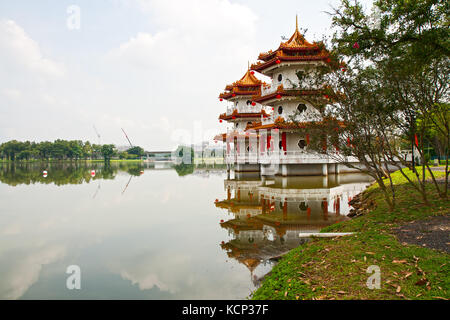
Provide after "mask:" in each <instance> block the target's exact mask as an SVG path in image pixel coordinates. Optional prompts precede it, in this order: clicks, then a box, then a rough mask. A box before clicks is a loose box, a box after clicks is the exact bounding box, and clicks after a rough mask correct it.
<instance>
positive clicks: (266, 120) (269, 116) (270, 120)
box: [261, 113, 275, 125]
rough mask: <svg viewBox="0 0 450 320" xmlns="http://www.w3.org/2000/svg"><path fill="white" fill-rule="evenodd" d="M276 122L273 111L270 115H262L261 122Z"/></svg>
mask: <svg viewBox="0 0 450 320" xmlns="http://www.w3.org/2000/svg"><path fill="white" fill-rule="evenodd" d="M274 122H275V114H274V113H271V114H269V115H268V116H266V117H264V116H261V124H263V125H264V124H271V123H274Z"/></svg>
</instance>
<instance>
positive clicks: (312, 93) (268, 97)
mask: <svg viewBox="0 0 450 320" xmlns="http://www.w3.org/2000/svg"><path fill="white" fill-rule="evenodd" d="M323 94H324V91H323V90H295V89H288V88H287V89H285V88H284V87H283V85H282V84H281V85H279V86H278V88H277V89H276V91H273V92H268V93H267V94H264V89H263V94H260V95H255V96H253V97H252V99H253V101H255V102H257V103H264V104H267V105H269V104H271V103H272V102H277V101H280V100H284V99H292V98H293V97H321V96H322V95H323ZM324 101H325V100H324Z"/></svg>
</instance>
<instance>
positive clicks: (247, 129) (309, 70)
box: [220, 21, 356, 176]
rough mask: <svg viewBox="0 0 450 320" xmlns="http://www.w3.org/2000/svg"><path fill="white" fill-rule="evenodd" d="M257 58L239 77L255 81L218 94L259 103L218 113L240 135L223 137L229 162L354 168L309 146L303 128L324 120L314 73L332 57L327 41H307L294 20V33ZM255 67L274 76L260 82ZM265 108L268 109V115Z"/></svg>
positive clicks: (240, 167) (271, 171) (298, 170)
mask: <svg viewBox="0 0 450 320" xmlns="http://www.w3.org/2000/svg"><path fill="white" fill-rule="evenodd" d="M258 60H260V61H259V62H257V63H255V64H253V65H251V67H250V68H249V70H248V71H247V74H246V75H245V76H244V77H243V78H242V79H241V80H240V81H243V80H244V79H245V83H251V86H249V85H247V87H245V89H244V87H242V88H241V87H239V81H238V82H236V83H234V84H233V85H232V86H227V88H226V89H227V91H228V92H226V93H223V94H221V95H220V98H221V99H225V98H226V99H227V100H229V101H232V102H233V103H235V105H234V108H235V109H236V108H238V107H239V106H241V108H246V107H249V108H250V107H254V108H255V111H254V112H250V113H249V112H248V111H246V112H243V111H240V110H239V109H237V110H235V109H232V108H231V109H228V110H227V113H226V114H223V115H221V116H220V119H223V120H228V121H233V122H234V124H235V127H234V130H238V132H239V134H238V135H237V136H232V135H231V136H230V133H231V134H233V132H228V133H227V135H224V136H222V140H223V141H226V142H227V152H226V158H227V164H229V165H233V166H234V169H235V170H236V171H253V170H255V169H256V168H257V167H259V170H260V172H261V174H262V175H283V176H290V175H325V176H326V175H328V173H339V172H354V171H356V170H355V169H351V168H348V167H346V166H343V165H339V164H338V163H337V162H336V161H335V160H334V159H333V158H331V157H330V156H329V155H327V154H324V153H318V152H313V151H312V150H308V145H309V140H310V138H311V137H310V136H309V134H307V133H306V134H305V133H304V131H301V130H299V127H301V126H302V124H307V123H308V122H311V121H321V120H322V117H321V113H320V112H319V110H318V109H317V108H318V107H317V101H320V99H325V98H324V97H323V95H324V94H323V91H322V89H323V88H316V87H314V86H313V85H311V83H313V82H314V81H311V79H312V78H311V77H314V76H315V74H316V71H317V69H318V68H319V67H320V66H322V65H326V64H327V63H330V62H331V59H330V53H329V52H328V51H327V50H326V49H325V47H324V45H323V44H322V43H317V42H313V43H310V42H308V41H307V40H306V39H305V38H304V37H303V35H302V34H301V33H300V31H299V29H298V22H297V21H296V28H295V32H294V34H293V35H292V36H291V37H290V38H289V40H287V41H286V42H281V44H280V45H279V47H278V48H277V49H276V50H274V51H272V50H270V51H268V52H265V53H261V54H260V55H259V57H258ZM252 72H259V73H261V74H263V75H266V76H268V77H270V78H271V79H272V82H271V84H270V85H268V84H265V83H262V82H261V81H259V80H258V79H257V78H256V77H255V76H254V74H252ZM250 79H253V80H252V81H250ZM243 83H244V82H242V84H243ZM323 101H325V102H326V100H323ZM321 104H323V103H321ZM264 110H270V114H267V113H266V112H265V111H264ZM233 114H234V115H233ZM250 114H251V115H252V116H251V117H249V116H248V115H250ZM239 115H240V116H239ZM230 117H231V118H230ZM257 118H258V119H257ZM242 136H243V137H242ZM231 137H232V138H231ZM243 141H245V143H243ZM252 142H253V143H252ZM230 144H233V147H230ZM242 145H244V146H245V147H244V148H242ZM249 146H250V147H249ZM252 148H253V149H252ZM243 152H244V153H245V154H246V156H243V154H242V153H243ZM242 160H244V161H242ZM355 162H356V161H355Z"/></svg>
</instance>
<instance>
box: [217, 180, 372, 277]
mask: <svg viewBox="0 0 450 320" xmlns="http://www.w3.org/2000/svg"><path fill="white" fill-rule="evenodd" d="M369 184H370V179H369V178H368V177H367V176H364V175H360V174H345V175H330V176H328V177H317V176H311V177H277V176H276V177H274V178H272V179H267V178H265V177H260V176H259V173H241V174H236V176H234V177H233V178H230V177H228V178H227V179H225V181H224V188H225V191H226V195H227V197H226V199H224V200H222V201H218V200H217V201H216V203H215V204H216V207H218V208H222V209H225V210H227V212H228V214H229V216H230V219H228V220H227V221H223V220H222V221H221V222H220V225H221V227H222V228H224V229H226V230H228V235H229V236H230V240H228V241H222V243H221V248H222V249H223V250H224V251H226V253H227V256H228V257H229V258H232V259H235V260H237V261H238V262H239V263H242V264H244V265H245V266H246V267H247V268H248V269H249V270H250V273H251V275H252V278H253V273H254V270H255V269H256V268H257V267H258V266H259V265H261V264H267V263H271V261H273V259H274V258H277V257H279V256H280V255H282V254H284V253H286V252H287V251H289V250H291V249H293V248H295V247H297V246H299V245H300V244H302V243H304V242H305V241H307V240H305V239H304V238H300V237H299V233H303V232H318V231H319V230H320V229H322V228H324V227H326V226H328V225H331V224H334V223H337V222H340V221H343V220H346V219H348V218H347V217H346V215H347V214H348V213H349V211H350V209H351V208H350V206H349V204H348V201H349V200H351V199H352V198H353V197H354V196H355V195H357V194H358V193H360V192H361V191H363V190H364V189H365V188H366V187H367V186H368V185H369ZM254 280H255V281H257V279H256V278H255V279H254Z"/></svg>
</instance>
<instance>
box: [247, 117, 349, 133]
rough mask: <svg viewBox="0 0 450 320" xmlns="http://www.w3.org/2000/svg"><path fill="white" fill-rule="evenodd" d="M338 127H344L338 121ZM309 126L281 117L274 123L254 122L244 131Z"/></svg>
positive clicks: (307, 123) (341, 122) (308, 124)
mask: <svg viewBox="0 0 450 320" xmlns="http://www.w3.org/2000/svg"><path fill="white" fill-rule="evenodd" d="M321 123H323V122H322V121H315V122H314V125H315V126H316V125H319V124H321ZM338 124H339V126H341V127H344V122H343V121H339V122H338ZM310 126H311V122H309V121H308V122H292V121H285V120H284V119H283V118H282V117H278V118H276V119H275V121H274V122H271V123H267V124H263V123H262V122H256V123H254V124H253V125H249V126H247V128H246V130H250V129H252V130H256V131H258V130H263V129H266V130H268V129H271V130H272V129H280V130H296V129H306V128H308V127H310Z"/></svg>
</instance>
